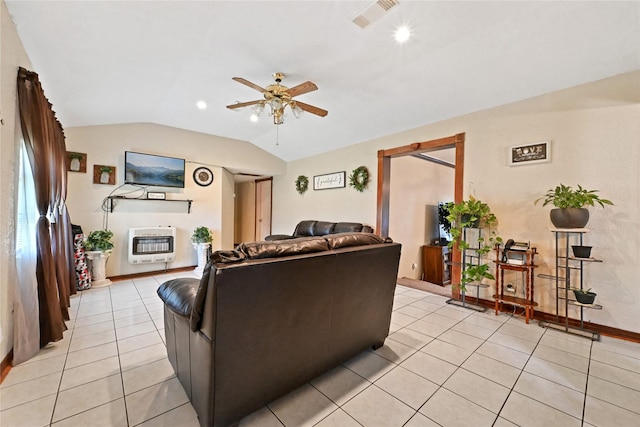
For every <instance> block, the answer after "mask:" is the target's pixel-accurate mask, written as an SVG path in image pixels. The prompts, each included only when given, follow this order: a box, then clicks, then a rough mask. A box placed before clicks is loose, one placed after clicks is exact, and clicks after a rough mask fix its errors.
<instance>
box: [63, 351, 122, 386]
mask: <svg viewBox="0 0 640 427" xmlns="http://www.w3.org/2000/svg"><path fill="white" fill-rule="evenodd" d="M119 373H120V362H119V360H118V357H117V356H113V357H110V358H108V359H102V360H98V361H97V362H92V363H87V364H85V365H80V366H77V367H75V368H70V369H65V370H64V372H63V373H62V382H60V390H67V389H70V388H73V387H77V386H79V385H82V384H86V383H89V382H92V381H95V380H99V379H101V378H106V377H110V376H112V375H116V374H119Z"/></svg>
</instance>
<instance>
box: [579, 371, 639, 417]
mask: <svg viewBox="0 0 640 427" xmlns="http://www.w3.org/2000/svg"><path fill="white" fill-rule="evenodd" d="M587 395H589V396H592V397H595V398H597V399H600V400H603V401H605V402H607V403H611V404H612V405H616V406H619V407H621V408H624V409H626V410H629V411H633V412H635V413H636V414H638V420H640V406H638V402H640V391H638V390H634V389H631V388H628V387H624V386H621V385H618V384H615V383H612V382H609V381H605V380H601V379H600V378H596V377H592V376H589V384H588V385H587Z"/></svg>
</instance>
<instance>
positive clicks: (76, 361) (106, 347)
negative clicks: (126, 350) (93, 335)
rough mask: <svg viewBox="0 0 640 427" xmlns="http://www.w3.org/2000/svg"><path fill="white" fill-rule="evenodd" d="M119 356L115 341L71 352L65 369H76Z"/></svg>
mask: <svg viewBox="0 0 640 427" xmlns="http://www.w3.org/2000/svg"><path fill="white" fill-rule="evenodd" d="M117 355H118V346H117V344H116V342H115V341H112V342H109V343H106V344H102V345H97V346H95V347H89V348H85V349H83V350H77V351H73V352H70V353H69V354H68V355H67V363H66V364H65V369H71V368H75V367H77V366H80V365H84V364H87V363H91V362H95V361H98V360H102V359H108V358H109V357H113V356H117Z"/></svg>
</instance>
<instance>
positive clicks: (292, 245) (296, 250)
mask: <svg viewBox="0 0 640 427" xmlns="http://www.w3.org/2000/svg"><path fill="white" fill-rule="evenodd" d="M237 250H239V251H241V252H242V253H244V254H245V255H246V256H247V258H248V259H261V258H278V257H284V256H290V255H302V254H309V253H313V252H322V251H327V250H329V244H328V243H327V241H326V240H325V239H324V238H323V237H300V238H297V239H291V240H279V241H278V240H276V241H264V242H246V243H241V244H240V245H238V248H237Z"/></svg>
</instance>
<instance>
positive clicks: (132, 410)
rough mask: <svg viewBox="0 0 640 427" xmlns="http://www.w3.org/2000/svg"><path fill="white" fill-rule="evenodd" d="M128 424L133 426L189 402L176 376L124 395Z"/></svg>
mask: <svg viewBox="0 0 640 427" xmlns="http://www.w3.org/2000/svg"><path fill="white" fill-rule="evenodd" d="M125 400H126V402H127V415H128V418H129V425H132V426H135V425H138V424H140V423H142V422H143V421H147V420H150V419H152V418H154V417H157V416H158V415H160V414H164V413H165V412H167V411H170V410H172V409H175V408H177V407H179V406H182V405H184V404H185V403H187V402H189V399H188V398H187V395H186V394H185V392H184V389H183V388H182V385H180V382H179V381H178V379H177V378H171V379H170V380H167V381H164V382H162V383H160V384H156V385H153V386H151V387H147V388H145V389H142V390H140V391H138V392H136V393H133V394H130V395H128V396H126V397H125Z"/></svg>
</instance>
